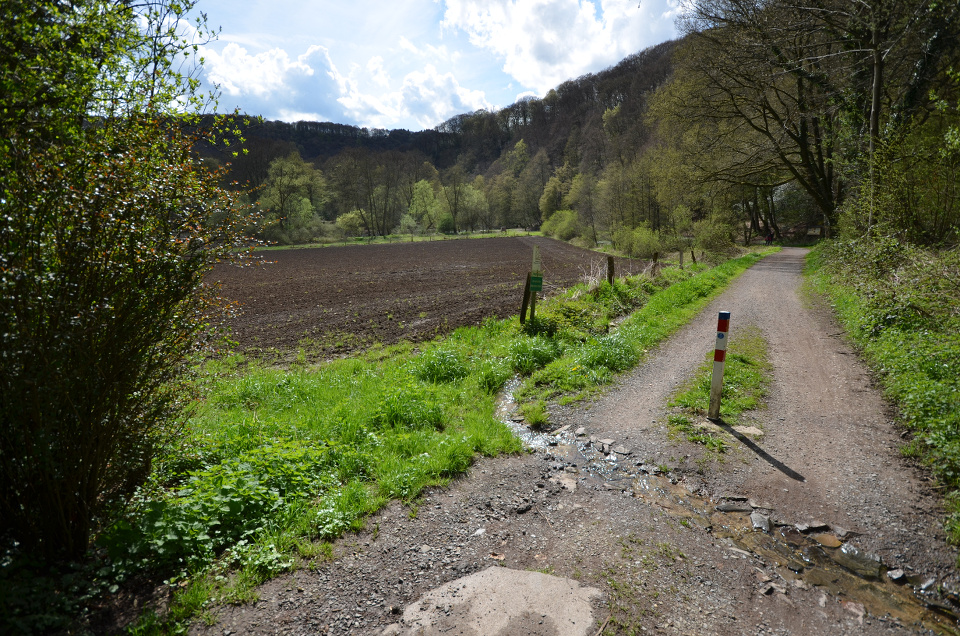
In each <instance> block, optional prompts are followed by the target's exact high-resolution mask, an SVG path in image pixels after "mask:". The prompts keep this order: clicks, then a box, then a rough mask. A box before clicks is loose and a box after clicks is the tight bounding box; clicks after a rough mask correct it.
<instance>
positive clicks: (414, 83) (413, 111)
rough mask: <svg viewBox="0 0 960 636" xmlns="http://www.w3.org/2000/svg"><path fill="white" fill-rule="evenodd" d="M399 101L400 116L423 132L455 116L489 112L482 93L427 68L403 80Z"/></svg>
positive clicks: (453, 78)
mask: <svg viewBox="0 0 960 636" xmlns="http://www.w3.org/2000/svg"><path fill="white" fill-rule="evenodd" d="M400 101H401V103H402V104H403V110H404V112H405V113H407V114H409V115H410V116H411V117H413V118H414V120H416V122H417V123H418V124H420V125H421V126H423V127H424V128H427V127H430V126H436V125H437V124H439V123H440V122H442V121H444V120H446V119H449V118H450V117H452V116H453V115H456V114H459V113H465V112H472V111H475V110H479V109H481V108H490V104H489V103H488V102H487V100H486V97H485V96H484V93H483V91H477V90H470V89H467V88H464V87H462V86H460V83H459V82H458V81H457V79H456V78H455V77H454V76H453V73H443V74H441V73H438V72H437V69H436V68H434V66H433V65H430V64H428V65H427V66H426V68H424V70H423V71H414V72H412V73H409V74H408V75H407V76H406V77H405V78H404V80H403V88H402V89H401V90H400Z"/></svg>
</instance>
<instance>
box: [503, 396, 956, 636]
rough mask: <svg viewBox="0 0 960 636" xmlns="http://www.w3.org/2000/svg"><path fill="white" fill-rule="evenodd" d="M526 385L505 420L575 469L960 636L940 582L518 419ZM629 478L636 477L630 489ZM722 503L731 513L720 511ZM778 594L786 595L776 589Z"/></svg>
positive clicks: (886, 608)
mask: <svg viewBox="0 0 960 636" xmlns="http://www.w3.org/2000/svg"><path fill="white" fill-rule="evenodd" d="M518 386H519V382H518V381H514V383H511V384H510V385H508V386H507V387H506V388H505V390H504V392H503V393H502V394H501V400H500V409H499V417H500V419H501V421H503V422H504V423H505V424H506V425H508V426H509V427H510V428H511V430H513V431H514V433H516V434H517V435H518V436H519V437H520V439H521V440H522V441H523V443H524V444H525V445H527V446H528V447H530V448H532V449H534V450H536V451H538V452H544V453H548V454H549V455H551V456H553V457H554V458H556V459H558V460H561V461H563V462H564V463H565V464H566V465H567V466H568V467H569V468H568V470H575V471H577V472H579V473H580V474H581V476H587V477H590V476H593V478H595V479H598V480H602V481H605V482H619V484H618V485H619V486H620V487H621V488H624V489H632V492H633V495H634V497H637V498H639V499H642V500H644V501H645V502H647V503H649V504H651V505H654V506H657V507H659V508H661V509H662V510H664V511H666V512H667V513H668V514H670V515H671V516H673V517H675V518H677V519H684V520H686V521H687V522H688V523H691V524H696V525H698V526H700V527H701V528H703V529H705V530H708V531H709V532H711V533H712V534H713V535H714V536H715V537H717V538H718V539H720V540H721V541H724V542H727V543H728V544H729V546H730V547H732V548H735V549H737V550H741V551H743V552H745V553H748V554H749V555H753V556H755V557H758V558H759V559H761V560H762V561H763V562H764V563H767V564H775V565H776V569H777V573H778V574H780V576H782V577H783V578H784V579H785V580H787V581H791V582H792V584H793V585H797V586H816V587H817V588H819V589H821V590H823V591H825V592H827V593H829V594H832V595H833V596H837V597H842V598H844V599H848V600H850V601H853V602H855V603H860V604H861V605H863V608H864V610H865V611H866V612H867V613H868V614H870V615H872V616H876V617H885V616H888V617H890V618H891V619H895V620H898V621H899V622H900V623H901V624H902V625H905V626H921V627H923V628H926V629H930V630H932V631H934V632H937V633H940V634H953V635H958V636H960V623H958V620H960V598H957V595H956V593H949V592H948V593H942V591H941V590H938V589H937V588H936V583H935V579H928V578H927V577H923V576H921V575H907V574H905V573H901V572H899V571H894V572H890V573H889V574H888V571H889V569H888V568H887V567H886V566H885V565H884V564H883V563H882V562H881V560H880V558H879V557H876V556H874V555H870V554H867V553H865V552H862V551H860V550H858V549H857V548H856V547H854V546H853V545H850V544H849V543H845V542H843V541H842V540H840V539H839V538H838V537H837V536H836V535H835V534H832V533H831V532H830V531H829V529H824V530H821V531H820V532H819V534H818V532H817V529H816V528H810V529H807V532H801V531H800V530H799V529H798V528H797V526H794V525H779V524H771V526H770V528H769V530H758V529H756V528H755V527H754V521H753V519H751V514H752V513H753V511H754V506H752V505H750V504H749V503H748V502H747V501H746V500H745V499H742V498H730V499H727V500H724V501H721V502H715V501H711V500H708V499H703V498H701V497H698V496H697V495H695V494H693V493H691V492H690V491H689V490H687V488H686V487H684V485H683V484H682V483H677V482H676V481H675V480H672V479H671V478H669V477H668V476H664V475H663V474H659V473H658V469H656V468H655V467H652V466H645V465H643V464H642V463H637V462H636V461H635V460H633V458H630V457H624V456H618V455H617V454H616V453H613V452H611V454H610V455H604V454H603V453H601V452H600V451H599V450H598V449H597V447H596V445H594V444H591V443H590V442H589V441H588V438H585V437H581V438H578V437H576V435H575V434H574V433H573V432H570V431H564V432H562V433H560V434H559V435H554V434H550V433H539V432H536V431H533V430H531V429H530V428H529V427H527V426H525V425H524V424H523V423H522V421H516V420H515V417H516V416H515V415H514V414H515V412H516V404H515V403H514V402H513V398H512V394H513V392H514V391H515V390H516V388H517V387H518ZM631 460H633V461H631ZM623 482H629V484H630V485H629V487H628V486H627V484H625V483H623ZM718 506H719V507H720V508H722V509H723V510H718ZM766 511H767V512H769V509H767V510H766ZM757 512H759V513H763V512H764V509H763V508H758V509H757ZM764 516H767V515H764ZM891 575H894V577H895V578H896V579H897V580H894V578H891ZM770 593H778V592H777V590H776V586H772V589H771V590H770Z"/></svg>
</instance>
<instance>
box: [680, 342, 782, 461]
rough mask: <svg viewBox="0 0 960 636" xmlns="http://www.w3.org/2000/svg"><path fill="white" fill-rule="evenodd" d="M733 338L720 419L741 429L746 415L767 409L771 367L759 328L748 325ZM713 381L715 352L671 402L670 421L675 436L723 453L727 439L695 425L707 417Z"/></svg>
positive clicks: (725, 368)
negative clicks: (695, 421)
mask: <svg viewBox="0 0 960 636" xmlns="http://www.w3.org/2000/svg"><path fill="white" fill-rule="evenodd" d="M730 336H731V337H730V344H729V345H728V348H727V356H726V360H725V362H724V369H723V393H722V394H721V401H720V418H721V419H722V420H723V421H724V422H726V423H727V424H729V425H731V426H738V425H740V424H743V423H744V419H745V418H744V415H745V414H749V413H751V412H753V411H756V410H757V409H760V408H763V407H764V406H765V398H766V396H767V392H768V390H769V386H770V380H771V370H772V367H771V365H770V361H769V357H768V354H767V352H768V346H767V341H766V339H765V338H764V337H763V334H762V333H760V329H759V328H757V327H756V326H754V325H748V326H747V327H744V328H741V329H738V330H736V331H734V332H732V333H731V334H730ZM712 377H713V350H710V351H709V352H708V353H707V356H706V361H705V362H704V363H703V364H702V365H700V367H699V368H698V369H697V371H696V373H694V375H693V377H692V378H691V379H690V380H689V381H688V382H686V383H685V384H684V385H683V386H681V387H680V389H679V390H678V391H677V393H676V395H674V396H673V398H672V399H671V401H670V406H672V407H674V408H675V411H674V412H673V413H672V414H671V415H670V416H669V417H668V420H667V421H668V424H669V425H670V428H671V430H672V431H673V432H674V433H675V434H678V435H682V436H684V437H686V439H687V440H688V441H691V442H695V443H698V444H703V445H704V446H706V447H707V448H708V449H709V450H711V451H715V452H717V453H722V452H724V451H725V450H726V448H727V439H726V436H725V435H721V434H719V433H718V432H716V431H712V430H710V429H703V428H700V427H698V426H697V425H696V424H695V423H694V420H695V419H701V420H702V419H703V418H704V417H706V414H707V410H708V407H709V406H710V382H711V378H712Z"/></svg>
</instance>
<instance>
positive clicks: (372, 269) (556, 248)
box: [211, 237, 646, 358]
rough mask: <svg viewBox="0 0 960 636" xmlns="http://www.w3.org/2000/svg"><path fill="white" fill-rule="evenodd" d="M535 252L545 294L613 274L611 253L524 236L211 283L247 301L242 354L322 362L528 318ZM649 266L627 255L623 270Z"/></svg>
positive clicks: (362, 250) (348, 250)
mask: <svg viewBox="0 0 960 636" xmlns="http://www.w3.org/2000/svg"><path fill="white" fill-rule="evenodd" d="M534 245H538V246H539V247H540V254H541V259H542V263H543V273H544V291H545V292H546V293H549V292H550V291H551V290H553V289H557V288H565V287H569V286H571V285H573V284H574V283H576V282H579V281H581V280H583V277H584V276H585V275H589V274H590V273H591V272H605V271H606V270H605V268H606V257H605V256H604V255H602V254H599V253H597V252H592V251H590V250H585V249H580V248H577V247H574V246H572V245H569V244H567V243H563V242H560V241H555V240H553V239H548V238H541V237H524V238H489V239H470V240H466V239H465V240H442V241H428V242H418V243H394V244H386V245H355V246H344V247H327V248H315V249H290V250H278V251H270V252H263V253H262V255H263V258H264V260H265V261H266V262H265V263H264V264H263V265H261V266H248V267H234V266H224V267H220V268H218V269H217V270H215V271H214V273H213V276H212V277H211V278H212V279H213V280H216V281H219V282H220V284H221V289H222V295H223V296H224V297H225V298H227V299H229V300H232V301H236V302H238V303H239V312H238V313H237V315H236V316H235V317H234V318H233V319H232V320H231V321H230V323H229V327H230V329H231V331H232V336H231V338H232V339H233V340H235V341H236V342H237V343H238V348H239V349H240V350H241V351H245V352H248V353H254V354H256V353H257V352H261V351H266V352H270V351H271V350H274V351H275V352H279V355H281V356H283V355H285V354H289V353H290V352H291V351H292V352H293V353H296V351H297V349H298V347H301V348H303V349H304V350H305V352H306V353H307V354H308V356H309V357H310V358H323V357H329V356H330V355H334V354H342V353H345V352H348V351H351V350H354V349H357V348H363V347H368V346H370V345H371V344H373V343H382V344H391V343H395V342H397V341H399V340H401V339H405V340H410V341H413V342H417V341H420V340H425V339H429V338H433V337H434V336H436V335H438V334H442V333H449V332H450V331H453V330H454V329H456V328H457V327H462V326H464V325H475V324H479V323H480V322H482V321H483V320H484V319H486V318H489V317H491V316H495V317H497V318H504V317H506V316H510V315H514V314H519V313H520V312H519V309H520V301H521V299H522V293H523V292H522V284H523V281H524V279H525V277H526V275H527V272H529V271H530V265H531V260H532V254H533V246H534ZM645 264H646V263H644V262H642V261H637V260H632V259H621V258H618V259H616V271H617V272H618V274H626V273H635V272H637V271H639V270H640V269H641V268H642V267H643V266H644V265H645Z"/></svg>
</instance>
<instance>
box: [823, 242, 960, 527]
mask: <svg viewBox="0 0 960 636" xmlns="http://www.w3.org/2000/svg"><path fill="white" fill-rule="evenodd" d="M808 274H809V280H810V281H811V283H812V285H813V287H814V289H816V290H817V291H819V292H821V293H823V294H825V295H826V296H827V297H828V298H829V300H830V302H831V304H832V307H833V308H834V310H835V311H836V314H837V317H838V318H839V320H840V322H841V323H842V324H843V326H844V328H845V330H846V331H847V333H848V334H849V337H850V338H851V340H852V341H853V342H854V344H855V345H856V346H857V347H858V348H859V349H860V350H861V352H862V353H863V355H864V357H865V359H866V360H867V362H868V363H869V364H870V365H871V367H872V368H873V369H874V370H875V371H876V373H877V375H878V377H879V379H880V381H881V382H882V384H883V387H884V392H885V395H886V397H887V398H888V399H890V400H891V401H893V402H894V403H895V404H896V405H897V406H898V407H899V410H900V414H901V419H902V422H903V424H904V425H905V426H906V427H907V428H909V430H910V431H911V432H912V433H913V436H914V437H913V440H912V441H911V442H910V443H909V444H908V445H907V446H905V447H904V448H903V453H904V454H905V455H907V456H912V457H916V458H918V459H919V460H921V461H922V462H924V463H925V464H926V465H927V466H928V467H929V468H930V470H931V471H932V472H933V474H934V475H935V476H936V477H937V478H938V479H939V480H940V481H941V482H942V483H943V485H944V486H945V487H946V504H947V508H948V511H949V517H948V519H947V524H946V525H947V531H948V535H949V537H950V538H951V540H952V541H953V542H954V543H960V312H958V308H960V253H958V252H957V251H956V250H953V251H949V252H940V253H935V252H927V251H923V250H920V249H918V248H914V247H911V246H909V245H908V244H904V243H902V242H899V241H895V240H893V239H874V240H871V241H867V240H860V241H850V242H843V243H841V242H837V243H828V244H824V245H821V246H820V247H818V248H817V249H816V250H814V251H813V252H812V253H811V254H810V257H809V258H808Z"/></svg>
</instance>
